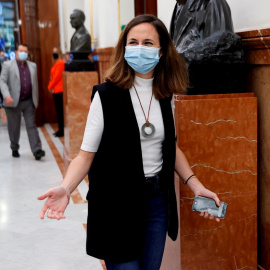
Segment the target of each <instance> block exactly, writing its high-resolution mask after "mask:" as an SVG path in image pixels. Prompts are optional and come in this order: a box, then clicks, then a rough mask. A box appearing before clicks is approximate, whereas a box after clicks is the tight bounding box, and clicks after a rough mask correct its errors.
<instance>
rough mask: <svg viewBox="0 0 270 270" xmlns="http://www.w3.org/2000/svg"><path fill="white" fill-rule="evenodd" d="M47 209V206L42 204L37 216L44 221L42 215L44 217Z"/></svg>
mask: <svg viewBox="0 0 270 270" xmlns="http://www.w3.org/2000/svg"><path fill="white" fill-rule="evenodd" d="M47 209H48V206H47V205H46V204H44V205H43V207H42V209H41V211H40V213H39V216H40V218H41V219H44V215H45V213H46V211H47Z"/></svg>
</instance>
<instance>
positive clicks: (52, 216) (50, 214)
mask: <svg viewBox="0 0 270 270" xmlns="http://www.w3.org/2000/svg"><path fill="white" fill-rule="evenodd" d="M45 212H46V211H45ZM47 217H48V218H50V219H57V220H60V219H64V218H66V217H65V216H64V213H63V212H58V211H53V210H52V209H48V211H47ZM43 218H44V214H43Z"/></svg>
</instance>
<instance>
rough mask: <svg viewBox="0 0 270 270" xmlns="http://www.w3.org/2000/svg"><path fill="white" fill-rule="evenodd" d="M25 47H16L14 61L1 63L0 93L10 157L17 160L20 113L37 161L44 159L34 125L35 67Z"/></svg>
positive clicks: (35, 105) (36, 96) (36, 93)
mask: <svg viewBox="0 0 270 270" xmlns="http://www.w3.org/2000/svg"><path fill="white" fill-rule="evenodd" d="M27 58H28V46H27V45H26V44H19V45H18V47H17V50H16V59H14V60H11V61H6V62H4V63H3V66H2V72H1V79H0V89H1V90H0V91H1V92H2V95H3V98H4V103H3V105H4V107H5V111H6V114H7V119H8V134H9V139H10V148H11V150H12V156H13V157H16V158H18V157H20V154H19V147H20V146H19V139H20V129H21V114H23V117H24V120H25V125H26V130H27V134H28V139H29V143H30V147H31V150H32V153H33V155H34V157H35V159H36V160H40V159H41V158H42V157H44V156H45V151H43V150H42V146H41V141H40V138H39V134H38V130H37V127H36V124H35V108H36V107H37V106H38V79H37V66H36V64H35V63H33V62H30V61H27Z"/></svg>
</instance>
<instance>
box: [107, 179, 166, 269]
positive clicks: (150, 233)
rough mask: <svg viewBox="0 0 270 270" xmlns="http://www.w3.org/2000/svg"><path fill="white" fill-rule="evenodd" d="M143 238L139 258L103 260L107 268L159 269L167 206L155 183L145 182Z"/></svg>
mask: <svg viewBox="0 0 270 270" xmlns="http://www.w3.org/2000/svg"><path fill="white" fill-rule="evenodd" d="M145 207H146V216H145V238H144V245H143V247H142V252H141V256H140V258H137V259H136V260H134V261H130V262H125V263H111V262H108V261H105V264H106V267H107V270H159V269H160V265H161V261H162V257H163V252H164V247H165V241H166V234H167V207H166V201H165V197H164V194H163V193H162V192H161V191H160V188H159V185H158V183H157V184H156V185H152V184H146V206H145Z"/></svg>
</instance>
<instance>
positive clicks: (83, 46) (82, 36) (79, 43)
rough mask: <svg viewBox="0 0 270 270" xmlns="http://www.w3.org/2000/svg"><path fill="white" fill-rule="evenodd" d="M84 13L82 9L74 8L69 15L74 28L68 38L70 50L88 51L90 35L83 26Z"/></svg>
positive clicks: (89, 49)
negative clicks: (70, 36) (69, 38)
mask: <svg viewBox="0 0 270 270" xmlns="http://www.w3.org/2000/svg"><path fill="white" fill-rule="evenodd" d="M84 21H85V15H84V13H83V11H81V10H79V9H75V10H74V11H73V13H72V14H71V15H70V24H71V26H72V27H73V28H75V29H76V31H75V33H74V34H73V36H72V38H71V40H70V51H71V52H90V51H91V36H90V34H89V32H88V31H87V30H86V28H85V26H84Z"/></svg>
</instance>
